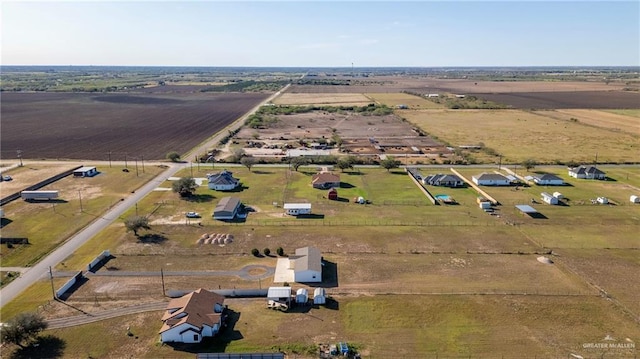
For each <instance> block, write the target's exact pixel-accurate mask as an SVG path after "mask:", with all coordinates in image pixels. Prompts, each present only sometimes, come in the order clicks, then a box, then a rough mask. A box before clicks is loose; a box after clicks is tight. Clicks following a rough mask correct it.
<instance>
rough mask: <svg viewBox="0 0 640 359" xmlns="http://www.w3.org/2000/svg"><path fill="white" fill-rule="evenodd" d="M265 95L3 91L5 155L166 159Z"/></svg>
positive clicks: (227, 121) (214, 131)
mask: <svg viewBox="0 0 640 359" xmlns="http://www.w3.org/2000/svg"><path fill="white" fill-rule="evenodd" d="M267 96H268V95H267V94H261V93H248V94H244V93H229V94H208V93H207V94H199V93H196V94H185V93H174V94H163V95H158V94H86V93H82V94H76V93H3V94H2V103H1V107H0V111H1V113H2V134H1V136H0V139H1V141H2V153H1V155H2V158H15V157H16V151H17V150H21V151H22V156H23V157H24V158H32V159H35V158H67V159H87V160H92V159H93V160H107V159H109V153H111V159H112V160H123V159H124V158H125V156H127V157H128V158H129V159H133V158H134V157H138V158H142V157H144V159H149V160H153V159H162V158H164V157H165V155H166V154H167V152H170V151H177V152H178V153H184V152H186V151H188V150H189V149H191V148H193V147H194V146H196V145H197V144H198V143H200V142H202V141H203V140H205V139H206V138H208V137H209V136H212V135H213V134H215V133H216V132H218V131H219V130H221V129H223V128H224V127H225V126H227V125H228V124H229V123H231V122H233V121H235V120H236V119H238V118H239V117H240V116H242V115H243V114H244V113H246V112H247V111H249V110H250V109H251V108H252V107H253V106H255V105H257V104H258V103H259V102H260V101H261V100H263V99H264V98H266V97H267Z"/></svg>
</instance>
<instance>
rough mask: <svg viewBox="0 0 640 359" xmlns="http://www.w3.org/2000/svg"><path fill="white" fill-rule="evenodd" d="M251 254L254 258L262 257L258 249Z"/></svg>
mask: <svg viewBox="0 0 640 359" xmlns="http://www.w3.org/2000/svg"><path fill="white" fill-rule="evenodd" d="M251 254H253V256H254V257H258V256H260V251H259V250H258V248H254V249H252V250H251Z"/></svg>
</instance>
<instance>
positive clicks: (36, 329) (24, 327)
mask: <svg viewBox="0 0 640 359" xmlns="http://www.w3.org/2000/svg"><path fill="white" fill-rule="evenodd" d="M45 329H47V322H46V321H45V320H44V318H43V317H42V316H41V315H40V314H38V313H35V312H24V313H20V314H18V315H17V316H15V317H14V318H12V319H11V320H9V321H8V322H7V323H5V324H4V325H3V326H2V327H0V333H1V334H0V337H1V339H2V342H3V343H12V344H16V345H18V346H19V347H21V348H24V347H25V346H24V345H23V343H24V342H25V341H26V342H27V343H28V342H29V341H31V339H33V338H34V337H36V336H37V335H38V333H40V332H41V331H43V330H45Z"/></svg>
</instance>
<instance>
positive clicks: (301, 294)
mask: <svg viewBox="0 0 640 359" xmlns="http://www.w3.org/2000/svg"><path fill="white" fill-rule="evenodd" d="M308 300H309V292H308V291H307V289H306V288H300V289H298V290H297V291H296V303H297V304H306V303H307V301H308Z"/></svg>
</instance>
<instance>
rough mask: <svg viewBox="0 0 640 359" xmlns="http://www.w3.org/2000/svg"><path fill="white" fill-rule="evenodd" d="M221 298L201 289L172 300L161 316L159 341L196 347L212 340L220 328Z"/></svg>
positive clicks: (222, 298) (222, 302) (222, 300)
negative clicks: (205, 340)
mask: <svg viewBox="0 0 640 359" xmlns="http://www.w3.org/2000/svg"><path fill="white" fill-rule="evenodd" d="M223 304H224V296H222V295H219V294H216V293H213V292H209V291H207V290H204V289H202V288H200V289H198V290H196V291H194V292H191V293H189V294H186V295H184V296H182V297H180V298H175V299H172V300H171V301H170V302H169V304H168V305H167V309H166V311H165V313H164V315H163V316H162V321H163V324H162V328H160V332H159V334H160V341H161V342H163V343H167V342H178V343H200V342H201V341H202V339H203V337H212V336H214V335H216V334H217V333H218V331H219V330H220V327H221V326H222V312H223V310H224V307H223Z"/></svg>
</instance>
